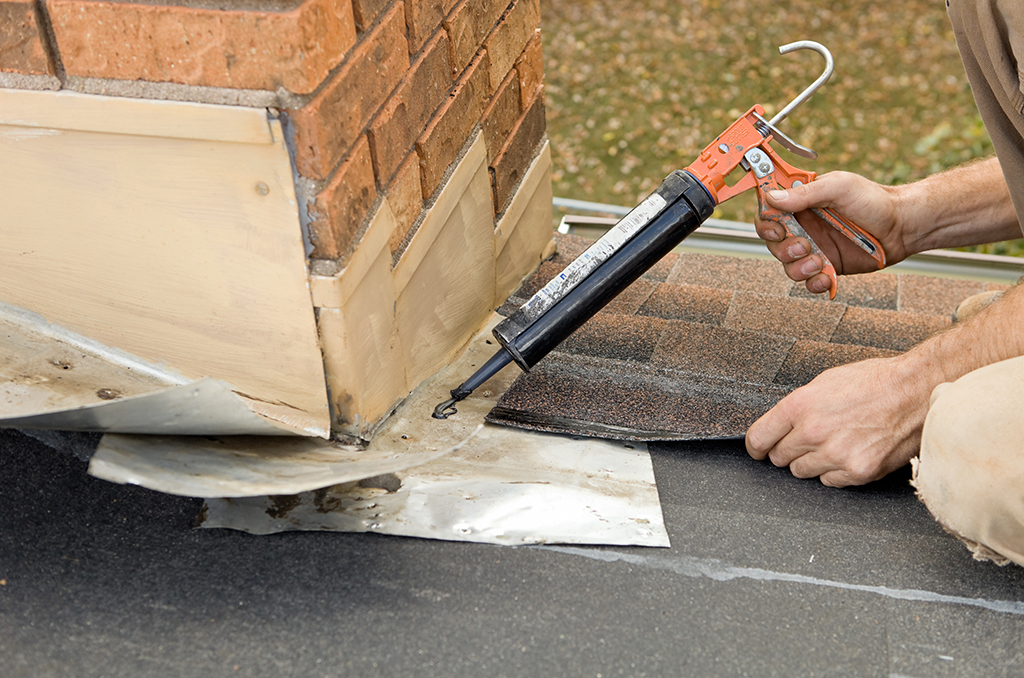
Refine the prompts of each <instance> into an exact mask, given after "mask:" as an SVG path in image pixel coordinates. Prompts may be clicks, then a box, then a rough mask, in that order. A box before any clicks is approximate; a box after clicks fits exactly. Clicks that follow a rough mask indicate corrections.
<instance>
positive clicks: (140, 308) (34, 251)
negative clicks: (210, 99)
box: [0, 92, 330, 436]
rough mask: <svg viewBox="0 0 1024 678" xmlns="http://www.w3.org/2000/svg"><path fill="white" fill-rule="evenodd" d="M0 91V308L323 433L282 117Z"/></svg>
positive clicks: (319, 373)
mask: <svg viewBox="0 0 1024 678" xmlns="http://www.w3.org/2000/svg"><path fill="white" fill-rule="evenodd" d="M0 94H2V97H0V111H2V113H0V117H3V119H4V120H6V121H7V122H8V123H10V122H12V121H17V122H19V124H18V125H12V124H4V125H0V154H2V157H3V158H4V162H3V163H2V164H0V204H2V205H3V211H2V216H0V261H3V262H4V265H3V267H0V302H3V303H5V304H8V305H10V306H14V307H18V308H22V309H27V310H28V311H31V312H34V313H38V314H40V315H41V316H43V317H45V318H46V320H47V321H48V322H49V323H50V324H51V325H55V326H60V327H62V328H64V329H66V330H67V331H69V332H72V333H75V334H79V335H82V336H85V337H88V338H89V339H91V340H95V341H96V342H98V343H99V344H102V345H104V346H109V347H112V348H114V349H117V350H120V351H124V352H126V353H128V354H131V355H133V356H137V357H139V358H140V359H141V360H143V361H146V362H148V363H151V364H154V365H160V366H167V368H168V369H169V370H170V371H172V372H175V373H177V374H180V375H181V376H182V377H183V378H184V379H185V380H186V381H192V380H199V379H204V378H212V379H214V380H218V381H221V382H224V383H227V384H230V387H231V390H233V391H236V392H237V393H238V394H240V395H241V396H242V397H243V398H245V399H247V400H248V401H249V402H250V403H251V404H252V408H253V409H258V410H260V412H261V413H262V414H263V415H265V416H267V417H270V418H274V419H279V420H282V421H284V422H285V423H286V424H287V426H289V427H291V428H293V429H295V430H296V431H301V432H304V433H305V434H307V435H319V436H327V435H328V434H329V422H330V416H329V411H328V404H327V394H326V386H325V376H324V369H323V362H322V358H321V354H320V347H319V343H318V336H317V331H316V324H315V319H314V314H313V307H312V302H311V299H310V291H309V284H308V276H307V270H306V260H305V254H304V249H303V241H302V233H301V227H300V224H299V218H298V209H297V202H296V198H295V190H294V184H293V181H292V169H291V162H290V159H289V156H288V151H287V149H286V148H285V146H284V143H283V134H282V133H281V127H280V123H279V122H278V121H276V120H269V121H268V120H267V118H266V115H265V112H264V111H253V110H251V109H235V108H229V107H216V106H208V105H200V104H186V103H171V102H154V101H144V100H124V99H117V98H113V97H89V96H85V95H77V94H75V95H72V94H69V93H65V92H61V93H53V92H16V93H11V92H2V93H0ZM12 102H13V103H14V104H16V105H14V106H12V107H8V106H7V104H9V103H12ZM33 115H34V116H35V117H32V116H33ZM259 130H262V132H261V131H259ZM108 131H116V133H107V132H108Z"/></svg>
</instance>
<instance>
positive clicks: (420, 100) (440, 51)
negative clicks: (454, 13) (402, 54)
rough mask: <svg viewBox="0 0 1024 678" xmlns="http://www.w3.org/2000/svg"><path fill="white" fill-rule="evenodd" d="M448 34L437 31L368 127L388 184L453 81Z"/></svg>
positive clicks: (377, 166) (380, 172) (377, 165)
mask: <svg viewBox="0 0 1024 678" xmlns="http://www.w3.org/2000/svg"><path fill="white" fill-rule="evenodd" d="M450 59H451V54H450V53H449V49H448V36H447V35H446V34H445V32H444V31H441V32H439V33H437V34H436V35H435V36H434V37H433V38H432V39H431V40H430V42H429V43H427V46H426V47H425V48H424V49H423V51H422V52H421V53H420V56H419V58H418V59H417V60H416V62H415V63H414V64H413V65H412V66H411V67H410V68H409V72H408V73H407V74H406V76H405V78H404V79H403V80H402V82H401V83H400V84H399V85H398V87H397V88H395V91H394V93H393V94H392V95H391V97H390V98H389V99H388V101H387V103H385V104H384V107H383V108H382V109H381V110H380V111H379V112H378V113H377V116H376V117H375V118H374V120H373V122H372V123H371V124H370V127H369V129H368V130H367V132H368V134H369V137H370V149H371V151H372V152H373V167H374V170H375V171H376V173H377V178H378V179H379V180H380V182H381V184H382V185H383V184H386V183H387V182H388V180H389V179H390V178H391V175H393V174H394V173H395V170H396V169H398V164H399V163H400V162H402V160H403V158H405V156H406V155H407V154H408V153H409V151H410V150H411V149H412V147H413V142H414V141H416V138H417V137H418V136H419V135H420V133H421V132H422V131H423V128H424V127H426V125H427V122H429V121H430V116H432V115H433V114H434V111H436V110H437V108H438V107H439V106H440V105H441V104H442V103H444V100H445V96H446V94H447V93H448V90H449V89H450V88H451V85H452V77H451V61H450Z"/></svg>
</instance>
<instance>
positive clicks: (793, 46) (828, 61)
mask: <svg viewBox="0 0 1024 678" xmlns="http://www.w3.org/2000/svg"><path fill="white" fill-rule="evenodd" d="M798 49H812V50H814V51H815V52H817V53H818V54H820V55H821V56H823V57H825V70H824V72H822V74H821V75H820V76H818V79H817V80H815V81H814V82H812V83H811V85H810V87H808V88H807V89H805V90H804V91H803V92H800V94H798V95H797V97H796V98H795V99H793V100H792V101H790V102H789V103H788V104H786V107H785V108H783V109H782V110H781V111H779V112H778V113H777V114H776V115H775V117H774V118H772V119H771V120H769V121H768V124H769V125H772V126H773V127H774V126H775V125H778V124H779V123H780V122H782V121H783V120H785V118H786V116H787V115H789V114H790V113H792V112H793V109H794V108H796V107H797V106H799V105H800V104H802V103H803V102H805V101H807V99H808V98H809V97H810V96H811V95H812V94H814V93H815V92H816V91H817V90H818V88H819V87H821V86H822V85H824V84H825V82H827V81H828V79H829V78H831V77H832V71H833V69H834V66H835V62H834V61H833V60H832V53H831V52H829V51H828V50H827V49H826V48H825V46H824V45H822V44H821V43H818V42H814V41H813V40H798V41H797V42H791V43H789V44H788V45H783V46H782V47H780V48H779V54H788V53H790V52H793V51H795V50H798Z"/></svg>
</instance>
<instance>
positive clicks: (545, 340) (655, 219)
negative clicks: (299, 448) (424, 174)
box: [433, 170, 715, 419]
mask: <svg viewBox="0 0 1024 678" xmlns="http://www.w3.org/2000/svg"><path fill="white" fill-rule="evenodd" d="M714 209H715V202H714V200H712V199H711V196H710V195H709V194H708V192H707V190H706V189H705V188H704V187H703V186H702V185H701V184H700V182H699V181H697V180H696V179H695V178H694V177H693V176H692V175H690V174H689V173H688V172H685V171H681V170H676V171H674V172H672V174H670V175H668V177H666V178H665V180H664V181H663V182H662V183H661V186H659V187H658V188H657V190H655V191H654V193H652V194H651V195H650V196H648V197H647V198H646V199H645V200H644V201H643V202H641V203H640V204H639V205H637V206H636V207H635V208H633V210H632V211H631V212H630V213H629V214H627V215H626V216H625V217H623V218H622V219H621V220H620V221H619V222H618V223H617V224H616V225H615V226H614V227H613V228H612V229H611V230H610V231H608V233H606V234H605V235H604V236H603V237H602V238H601V239H600V240H598V241H597V242H595V243H594V244H593V245H592V246H591V247H590V248H589V249H587V251H586V252H584V253H583V254H581V255H580V256H579V257H577V258H576V259H575V260H574V261H573V262H572V263H571V264H569V265H568V266H567V267H566V268H565V270H563V271H562V272H561V273H560V274H559V275H558V276H556V277H555V278H554V279H553V280H551V282H549V283H548V284H547V285H545V286H544V288H543V289H541V290H540V291H539V292H537V293H536V294H535V295H533V297H531V298H530V300H529V301H527V302H526V303H525V304H523V305H522V306H521V307H520V308H519V310H517V311H516V312H515V313H513V314H512V315H511V316H509V317H508V318H506V319H505V320H503V321H501V322H500V323H498V325H497V326H496V327H495V328H494V336H495V338H497V340H498V343H500V344H501V348H500V349H498V352H497V353H495V354H494V355H493V356H492V357H491V358H490V360H488V361H487V362H486V363H484V364H483V365H482V366H481V367H480V368H479V369H478V370H477V371H476V372H475V373H473V376H471V377H470V378H469V379H467V380H466V381H465V382H463V383H462V384H461V385H460V386H459V387H458V388H455V389H452V391H451V395H452V397H451V399H450V400H446V401H444V402H443V403H440V404H439V405H438V406H437V407H436V408H434V414H433V416H434V417H435V418H437V419H447V418H448V416H449V415H451V414H455V412H456V411H457V410H456V409H455V407H454V404H455V403H457V402H458V401H460V400H463V399H464V398H466V396H468V395H469V394H470V393H472V392H473V391H474V390H476V389H477V388H478V387H479V386H480V385H481V384H483V383H484V382H485V381H487V380H488V379H490V378H491V377H493V376H494V375H495V374H497V373H498V371H499V370H501V368H503V367H505V365H508V364H509V363H510V362H512V361H513V360H514V361H515V362H516V363H517V364H518V365H519V366H520V367H521V368H522V369H523V370H524V371H526V372H529V371H530V368H531V367H533V366H534V365H536V364H537V363H538V362H539V361H540V360H541V358H543V357H544V356H546V355H547V354H548V353H550V352H551V351H552V349H554V348H555V347H556V346H558V344H560V343H561V342H562V341H563V340H565V338H566V337H568V336H569V335H570V334H572V333H573V332H574V331H576V329H577V328H579V327H580V325H582V324H583V323H585V322H586V321H587V320H589V319H590V318H591V317H593V316H594V314H595V313H597V312H598V311H600V310H601V309H602V308H604V306H605V305H606V304H607V303H608V302H610V301H611V300H612V299H614V298H615V296H616V295H618V294H619V292H621V291H622V290H624V289H626V288H627V287H629V285H630V284H632V283H633V281H634V280H636V279H637V278H639V277H640V276H641V275H643V274H644V272H646V271H647V270H648V269H649V268H651V266H654V264H656V263H658V261H659V260H661V258H662V257H664V256H665V255H666V254H668V253H669V252H671V251H672V249H673V248H674V247H675V246H676V245H678V244H679V243H680V242H682V241H683V239H684V238H686V236H688V235H690V234H691V233H693V232H694V231H695V230H697V227H698V226H700V225H701V224H702V223H704V221H706V220H707V219H708V217H710V216H711V213H712V212H713V211H714Z"/></svg>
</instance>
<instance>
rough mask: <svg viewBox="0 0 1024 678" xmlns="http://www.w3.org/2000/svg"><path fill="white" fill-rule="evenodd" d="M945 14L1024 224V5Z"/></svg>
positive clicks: (968, 5) (954, 7)
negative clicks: (1022, 69) (947, 15)
mask: <svg viewBox="0 0 1024 678" xmlns="http://www.w3.org/2000/svg"><path fill="white" fill-rule="evenodd" d="M946 10H947V12H948V13H949V19H950V22H951V23H952V24H953V32H954V34H955V35H956V44H957V47H958V48H959V49H960V57H961V59H962V60H963V62H964V68H965V70H966V71H967V79H968V80H969V81H970V83H971V89H972V90H973V92H974V99H975V101H976V102H977V104H978V111H979V112H980V113H981V118H982V120H983V121H984V122H985V127H986V128H987V129H988V133H989V136H990V137H991V138H992V144H993V145H994V147H995V149H996V155H997V156H999V163H1000V165H1001V166H1002V169H1003V176H1004V177H1005V178H1006V183H1007V185H1008V186H1009V188H1010V196H1011V197H1012V199H1013V206H1014V209H1015V210H1016V212H1017V219H1018V221H1020V222H1021V223H1022V224H1024V89H1022V86H1024V83H1022V78H1021V63H1022V60H1024V2H1021V0H947V1H946Z"/></svg>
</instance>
